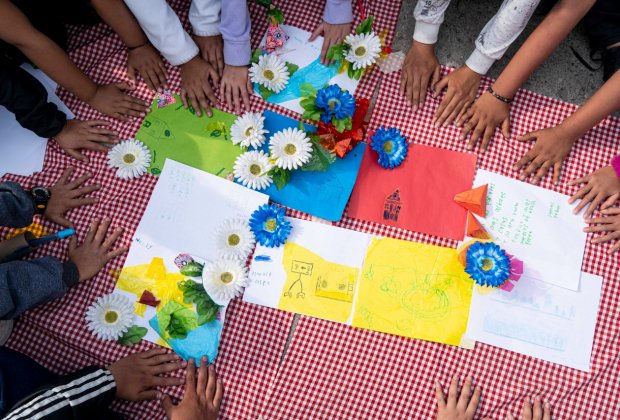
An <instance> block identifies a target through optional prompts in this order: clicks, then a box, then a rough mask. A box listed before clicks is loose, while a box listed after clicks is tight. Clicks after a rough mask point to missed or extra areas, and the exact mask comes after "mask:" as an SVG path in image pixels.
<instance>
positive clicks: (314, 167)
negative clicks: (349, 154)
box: [300, 142, 336, 172]
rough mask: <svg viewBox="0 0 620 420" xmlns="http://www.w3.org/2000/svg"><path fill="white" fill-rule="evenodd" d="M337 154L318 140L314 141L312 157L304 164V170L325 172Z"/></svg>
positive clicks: (302, 168)
mask: <svg viewBox="0 0 620 420" xmlns="http://www.w3.org/2000/svg"><path fill="white" fill-rule="evenodd" d="M335 160H336V155H335V154H334V153H332V152H330V151H329V150H327V149H326V148H324V147H323V146H321V145H320V144H318V143H317V142H313V143H312V157H310V160H309V161H308V162H307V163H306V164H305V165H304V166H302V167H301V168H300V169H301V170H302V171H312V172H325V171H326V170H327V168H329V165H331V164H332V163H334V161H335Z"/></svg>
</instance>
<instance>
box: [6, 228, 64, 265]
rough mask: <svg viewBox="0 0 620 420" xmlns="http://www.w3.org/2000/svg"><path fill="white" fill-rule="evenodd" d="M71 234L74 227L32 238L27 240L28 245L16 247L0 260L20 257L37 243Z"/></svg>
mask: <svg viewBox="0 0 620 420" xmlns="http://www.w3.org/2000/svg"><path fill="white" fill-rule="evenodd" d="M73 235H75V229H65V230H61V231H60V232H56V233H52V234H51V235H47V236H43V237H41V238H36V239H32V240H30V241H28V246H25V247H23V248H20V249H18V250H17V251H15V252H13V253H12V254H10V255H8V256H7V257H6V258H4V259H3V260H2V261H0V262H9V261H13V260H16V259H17V258H21V257H23V256H24V255H26V254H28V253H30V252H31V251H34V249H35V248H36V247H38V246H39V245H43V244H46V243H48V242H52V241H55V240H57V239H65V238H68V237H69V236H73Z"/></svg>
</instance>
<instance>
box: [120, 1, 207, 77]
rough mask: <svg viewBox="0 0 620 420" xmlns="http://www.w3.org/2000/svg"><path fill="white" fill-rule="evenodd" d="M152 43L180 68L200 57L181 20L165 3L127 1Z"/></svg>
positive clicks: (171, 62)
mask: <svg viewBox="0 0 620 420" xmlns="http://www.w3.org/2000/svg"><path fill="white" fill-rule="evenodd" d="M125 4H126V5H127V7H129V10H131V12H132V13H133V14H134V16H135V17H136V19H137V20H138V23H139V24H140V26H141V27H142V30H143V31H144V33H145V34H146V36H147V37H148V39H149V41H150V42H151V44H153V46H155V48H157V49H158V50H159V52H160V53H161V54H162V55H163V56H164V57H165V58H166V60H168V61H169V62H170V64H172V65H173V66H179V65H181V64H185V63H187V62H188V61H189V60H191V59H192V58H194V57H195V56H196V55H198V46H197V45H196V43H195V42H194V41H193V40H192V38H191V37H190V36H189V34H188V33H187V32H185V29H183V25H181V21H179V17H178V16H177V15H176V13H175V12H174V10H172V8H171V7H170V6H169V5H168V3H166V0H125Z"/></svg>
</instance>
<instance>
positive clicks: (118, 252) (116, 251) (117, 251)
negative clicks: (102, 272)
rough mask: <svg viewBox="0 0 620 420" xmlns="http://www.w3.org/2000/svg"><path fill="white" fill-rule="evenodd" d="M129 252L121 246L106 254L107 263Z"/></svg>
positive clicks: (127, 248)
mask: <svg viewBox="0 0 620 420" xmlns="http://www.w3.org/2000/svg"><path fill="white" fill-rule="evenodd" d="M127 251H129V247H126V246H121V247H119V248H116V249H114V250H112V251H110V252H108V253H107V254H106V258H107V260H108V261H110V260H113V259H114V258H116V257H118V256H120V255H123V254H124V253H125V252H127Z"/></svg>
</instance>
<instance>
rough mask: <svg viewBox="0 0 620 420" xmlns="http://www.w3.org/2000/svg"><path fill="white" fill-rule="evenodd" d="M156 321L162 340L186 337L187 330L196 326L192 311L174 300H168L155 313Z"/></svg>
mask: <svg viewBox="0 0 620 420" xmlns="http://www.w3.org/2000/svg"><path fill="white" fill-rule="evenodd" d="M157 322H158V323H159V331H161V333H162V335H163V338H164V340H169V339H171V338H186V337H187V333H188V332H189V331H192V330H195V329H196V328H197V327H198V320H197V319H196V314H195V313H194V311H192V310H191V309H189V308H187V307H185V306H183V305H181V304H180V303H178V302H175V301H174V300H171V301H169V302H168V303H167V304H166V306H164V307H163V308H162V309H161V311H159V312H158V313H157Z"/></svg>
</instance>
